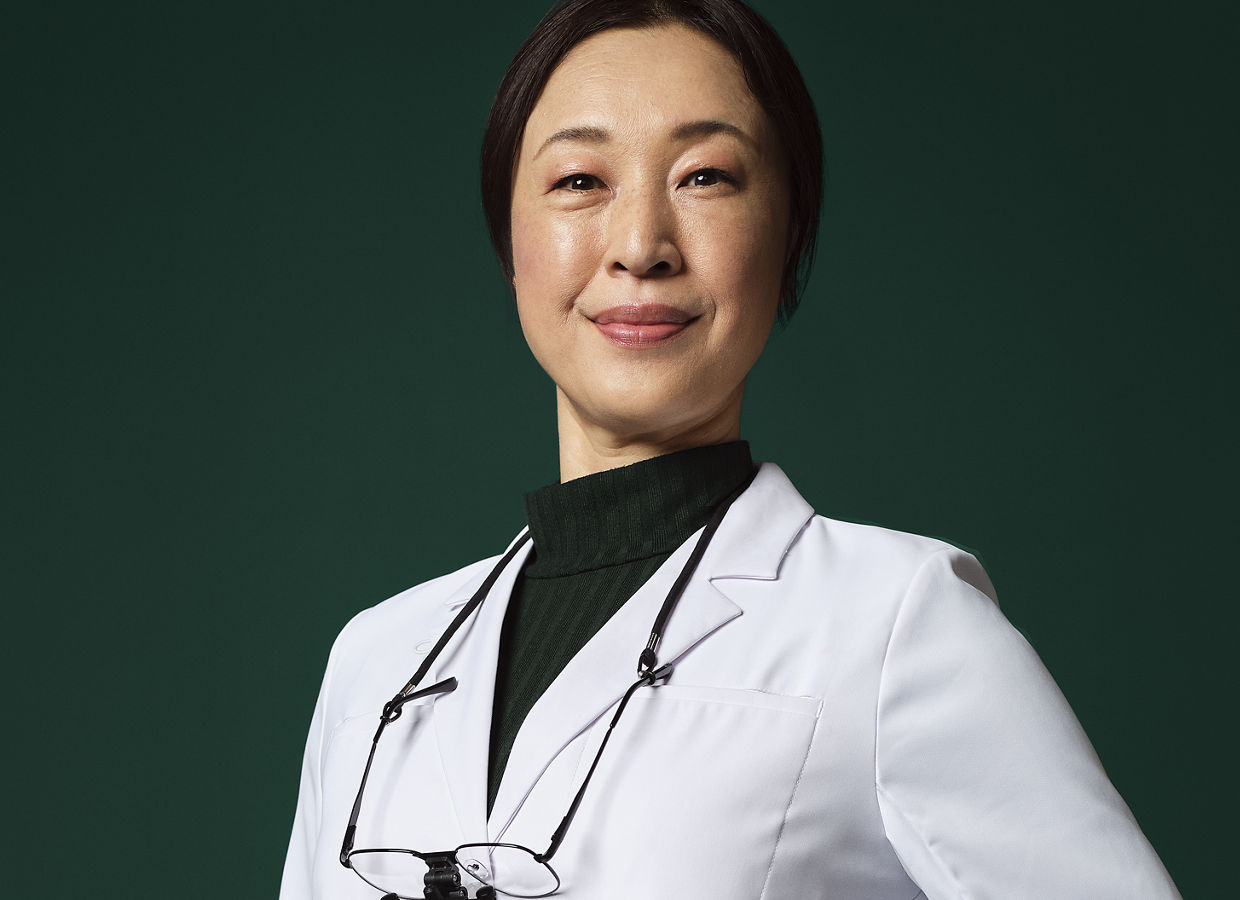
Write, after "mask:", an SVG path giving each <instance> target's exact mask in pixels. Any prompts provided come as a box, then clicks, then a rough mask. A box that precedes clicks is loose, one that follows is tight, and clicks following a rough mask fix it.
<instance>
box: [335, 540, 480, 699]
mask: <svg viewBox="0 0 1240 900" xmlns="http://www.w3.org/2000/svg"><path fill="white" fill-rule="evenodd" d="M499 559H500V557H499V556H493V557H489V558H487V559H482V560H479V561H478V562H475V563H471V564H470V565H467V566H464V567H463V568H460V569H457V570H456V571H454V572H449V573H448V574H446V575H441V576H439V577H438V578H433V579H431V580H430V581H425V582H423V583H421V584H418V585H415V586H413V587H411V588H408V589H407V590H404V591H401V592H400V593H399V594H396V595H395V596H393V597H389V598H388V599H386V600H384V601H383V602H381V603H378V604H376V605H374V606H372V607H370V608H369V609H364V610H362V611H361V612H359V613H358V614H357V615H355V616H354V617H353V618H352V619H350V620H349V622H348V623H347V624H346V625H345V626H344V628H343V629H341V631H340V634H339V635H338V636H337V637H336V640H335V642H334V643H333V645H332V649H331V654H330V655H329V657H328V663H327V672H326V675H325V676H324V681H323V690H324V702H325V704H326V708H325V714H326V717H327V720H328V721H329V722H332V723H334V722H340V721H343V720H344V719H347V718H349V717H351V716H354V715H358V714H362V713H366V714H369V713H370V712H372V711H375V710H377V709H378V708H379V707H380V706H381V705H382V704H383V702H384V701H385V700H387V699H388V698H389V697H390V696H391V694H392V693H393V692H394V691H395V690H396V688H398V687H400V685H401V684H402V683H404V681H405V680H406V679H408V677H409V676H410V675H411V674H412V673H413V671H414V670H415V669H416V668H417V666H418V664H419V663H420V662H421V660H422V659H423V658H424V657H425V654H426V653H427V651H428V650H429V649H430V647H431V645H432V644H433V643H434V641H435V639H436V638H438V637H439V635H440V634H442V633H443V630H444V629H445V628H446V627H447V625H448V623H449V622H450V621H451V620H452V617H453V616H454V615H455V614H456V613H457V612H458V611H459V609H460V607H461V605H462V604H463V603H465V602H466V601H467V600H468V599H469V597H470V596H472V594H473V593H474V591H476V590H477V588H478V586H479V585H480V584H481V583H482V582H483V580H484V579H485V578H486V575H487V573H488V572H489V571H490V570H491V569H492V568H493V567H494V565H495V564H496V562H498V561H499Z"/></svg>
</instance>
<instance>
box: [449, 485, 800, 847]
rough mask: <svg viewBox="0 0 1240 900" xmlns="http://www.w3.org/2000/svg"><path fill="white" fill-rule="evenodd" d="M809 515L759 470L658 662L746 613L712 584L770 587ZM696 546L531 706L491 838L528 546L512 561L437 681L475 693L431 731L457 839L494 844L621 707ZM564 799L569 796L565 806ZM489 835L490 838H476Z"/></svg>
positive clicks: (713, 547) (677, 556)
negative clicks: (514, 609)
mask: <svg viewBox="0 0 1240 900" xmlns="http://www.w3.org/2000/svg"><path fill="white" fill-rule="evenodd" d="M812 516H813V509H812V508H811V507H810V506H809V504H808V503H806V502H805V500H804V499H803V498H802V497H801V496H800V494H798V493H797V491H796V489H795V488H794V487H793V486H792V483H791V482H790V481H789V480H788V478H787V476H785V475H784V473H783V472H782V471H781V470H780V469H779V467H778V466H776V465H774V464H773V463H763V464H762V465H761V467H760V469H759V471H758V474H757V476H756V477H755V478H754V481H753V483H752V484H751V485H750V486H749V488H748V489H747V490H746V491H745V492H744V493H743V494H742V495H741V496H740V497H739V498H737V500H736V502H735V503H734V504H733V507H732V509H730V510H729V511H728V514H727V515H726V516H725V517H724V519H723V523H722V524H721V525H720V528H719V531H718V532H717V533H716V534H715V537H714V539H713V540H712V541H711V543H710V545H709V547H708V548H707V550H706V553H705V555H704V556H703V557H702V561H701V562H700V563H699V564H698V567H697V570H696V572H695V574H694V577H693V578H691V579H690V580H689V583H688V584H687V585H686V587H685V590H684V593H683V594H682V595H681V598H680V601H679V602H678V603H677V605H676V609H675V611H674V612H673V613H672V616H671V619H670V620H669V622H668V625H667V629H666V632H665V634H664V636H663V641H662V644H661V646H660V648H659V662H660V663H669V662H671V663H674V662H675V661H676V660H678V659H679V658H680V657H681V656H683V655H684V654H685V653H687V652H688V651H690V650H691V649H692V648H693V647H694V646H695V645H696V644H698V643H700V642H701V641H703V640H705V639H707V638H708V637H709V635H710V634H712V633H713V632H715V631H716V630H718V629H719V628H720V627H721V626H723V625H724V624H725V623H727V622H728V621H730V620H732V619H734V618H736V617H737V616H740V615H742V614H743V609H742V607H741V606H740V605H739V604H738V603H736V602H735V601H734V600H732V599H731V598H729V597H728V596H727V595H726V593H725V590H726V586H724V585H716V584H714V582H716V581H724V580H727V579H757V580H763V581H772V580H776V579H777V578H778V576H779V567H780V563H781V562H782V560H783V558H784V555H785V553H786V552H787V550H788V548H789V547H790V546H791V544H792V542H793V541H794V540H795V538H796V536H797V535H798V534H799V533H800V531H801V529H802V528H804V527H805V523H806V522H807V521H808V520H809V519H810V518H811V517H812ZM518 537H519V535H518ZM514 541H515V539H514ZM695 543H696V535H694V536H693V537H691V538H690V539H689V540H688V541H686V542H685V543H684V544H682V545H681V546H680V547H679V548H677V550H676V551H675V552H674V553H672V555H671V557H670V558H669V559H668V560H667V561H666V562H665V563H664V564H663V565H662V566H660V567H659V569H658V571H656V572H655V574H654V575H653V576H652V577H651V578H650V580H649V581H648V582H646V584H644V585H643V586H642V587H641V588H639V589H638V590H637V592H636V593H635V594H634V595H633V596H632V597H631V598H630V599H629V601H628V602H627V603H625V605H624V606H622V607H621V608H620V610H619V611H618V612H617V613H616V614H615V615H614V616H612V618H611V619H609V620H608V621H607V623H606V624H605V625H604V626H603V627H602V628H601V629H600V630H599V631H598V632H597V633H596V634H595V635H594V636H593V637H592V638H591V639H590V640H589V641H587V642H586V644H585V646H583V647H582V648H581V650H579V651H578V652H577V654H576V655H575V656H574V657H573V658H572V659H571V660H570V661H569V663H568V665H566V666H565V667H564V670H563V671H562V672H560V674H559V675H558V676H557V677H556V679H555V680H554V681H553V682H552V683H551V685H550V686H549V687H548V688H547V690H546V691H545V692H544V693H543V695H542V696H541V697H540V698H539V699H538V701H537V702H536V703H535V704H534V706H533V707H532V708H531V709H530V711H529V714H528V715H527V716H526V718H525V721H524V723H523V724H522V726H521V728H520V730H519V732H518V733H517V737H516V741H515V743H514V744H513V747H512V752H511V755H510V756H509V759H508V764H507V766H506V768H505V771H504V776H503V780H502V782H501V784H500V789H499V794H498V796H497V797H496V800H495V806H494V808H493V810H492V813H491V817H490V822H489V826H490V827H489V830H488V829H487V826H488V823H487V821H486V819H485V811H486V783H487V763H488V752H489V744H490V741H489V736H490V733H491V711H492V697H493V693H494V684H495V673H496V666H497V659H498V653H499V637H500V630H501V628H502V626H503V620H504V611H505V608H506V607H507V603H508V598H509V597H510V596H511V593H512V587H513V584H514V583H515V581H516V576H517V573H518V572H519V571H520V569H521V567H522V565H524V563H525V559H526V557H527V555H528V553H529V548H528V547H525V548H522V550H521V551H520V552H519V553H518V554H517V555H516V556H515V557H514V558H513V560H512V562H511V563H510V564H509V565H508V566H507V568H506V570H505V571H504V572H503V574H502V575H501V576H500V578H499V579H498V580H497V581H496V583H495V586H494V588H492V590H491V597H490V598H488V600H487V602H485V603H483V604H482V606H481V607H480V608H479V610H478V611H477V613H475V615H474V616H473V618H474V619H475V621H474V622H472V623H467V624H466V625H465V626H463V627H462V629H461V632H460V633H458V634H457V636H456V637H455V638H454V640H453V642H452V644H450V645H449V647H448V648H447V649H446V650H445V652H444V654H443V656H442V657H441V659H440V660H439V661H437V665H436V669H437V670H438V671H437V675H436V677H439V678H442V677H446V676H447V675H449V674H455V675H456V676H457V677H458V678H468V679H470V681H471V682H474V685H475V689H471V690H465V691H458V692H457V693H458V695H460V696H455V697H452V698H451V699H450V700H448V702H445V703H438V704H436V709H435V731H436V734H437V736H438V739H439V742H440V753H441V757H442V759H443V765H444V769H445V774H446V775H447V778H448V783H449V785H450V789H451V791H452V796H453V802H454V804H455V805H456V812H457V820H458V822H459V824H460V826H461V831H462V834H461V837H462V840H463V841H477V840H497V839H499V837H500V836H501V835H502V834H503V832H504V831H505V829H506V828H507V827H508V825H509V824H510V823H511V822H512V821H513V819H514V818H515V816H516V814H517V812H518V811H519V809H520V807H521V804H522V803H523V802H524V800H525V798H526V797H527V796H528V795H529V793H530V791H531V790H532V789H533V787H534V786H535V785H536V784H537V782H538V779H539V777H540V776H541V775H542V773H543V772H544V771H545V770H546V768H547V767H548V766H549V765H550V764H551V763H552V762H553V761H554V759H555V758H556V756H557V754H559V753H560V752H561V751H562V750H563V749H564V748H565V747H566V746H567V745H568V744H570V743H571V742H572V741H573V740H574V739H575V738H576V737H577V736H578V735H580V734H581V733H582V732H583V731H584V730H585V729H587V728H589V727H590V726H591V725H592V724H593V723H594V722H595V721H597V719H598V718H599V717H600V716H601V715H602V714H603V713H605V712H606V711H607V710H608V709H609V708H610V707H611V706H613V705H614V704H615V703H616V702H617V701H619V699H620V697H621V695H622V694H623V693H624V691H625V689H627V688H628V686H629V685H630V684H632V683H633V681H634V680H635V679H636V677H637V657H638V654H639V653H640V652H641V650H642V648H643V647H644V646H645V644H646V639H647V637H649V634H650V628H651V625H652V624H653V623H654V619H655V616H656V614H657V613H658V610H659V607H660V606H661V605H662V603H663V600H664V598H665V597H666V596H667V592H668V590H670V588H671V585H672V583H673V581H675V578H676V576H677V574H679V572H680V570H681V568H682V567H683V566H684V564H685V562H686V560H687V559H688V557H689V554H690V553H691V552H692V549H693V545H694V544H695ZM509 546H510V547H511V544H510V545H509ZM471 582H472V583H471V584H469V585H466V586H464V587H462V588H461V589H460V590H459V591H458V592H457V593H456V594H455V595H454V596H452V597H451V598H449V600H448V604H449V605H450V606H459V605H460V604H462V603H465V602H467V601H468V600H469V598H470V597H471V596H472V595H473V592H474V591H475V590H476V589H477V585H478V583H480V579H478V580H471ZM674 677H675V676H674V675H673V678H674ZM484 688H485V689H484ZM568 799H569V797H567V796H566V797H565V798H564V802H565V804H566V805H567V802H568ZM484 831H487V837H482V835H483V833H484ZM536 849H541V848H536Z"/></svg>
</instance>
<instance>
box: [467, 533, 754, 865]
mask: <svg viewBox="0 0 1240 900" xmlns="http://www.w3.org/2000/svg"><path fill="white" fill-rule="evenodd" d="M717 539H718V535H716V540H717ZM695 542H696V538H694V539H691V540H689V541H688V542H686V543H685V544H684V545H682V546H681V547H679V548H678V549H677V550H676V552H675V553H673V554H672V556H671V557H670V558H669V559H668V560H667V562H665V563H664V564H663V565H662V566H661V567H660V568H659V570H658V571H657V572H655V574H654V575H653V576H651V578H650V580H649V581H647V582H646V583H645V584H644V585H642V587H640V588H639V589H638V590H637V592H636V593H635V594H634V595H633V596H632V597H631V598H630V599H629V601H628V602H627V603H626V604H625V605H624V606H622V607H621V608H620V610H619V611H618V612H616V614H615V615H614V616H612V617H611V619H609V620H608V621H607V623H606V624H605V625H604V626H603V627H602V628H601V629H599V631H598V632H597V633H596V634H595V635H594V636H593V637H592V638H591V639H590V640H589V641H587V642H586V644H585V646H583V647H582V648H581V650H579V651H578V652H577V654H576V655H575V656H574V657H573V658H572V659H571V660H570V661H569V663H568V665H566V666H565V667H564V669H563V671H561V672H560V674H559V675H558V676H557V677H556V679H555V680H554V681H553V682H552V683H551V685H550V686H549V687H548V688H547V690H546V691H545V692H544V693H543V695H542V696H541V697H540V698H539V699H538V701H537V702H536V703H535V704H534V706H533V707H532V708H531V709H530V711H529V713H528V714H527V715H526V717H525V721H524V722H523V723H522V725H521V728H520V730H519V731H518V732H517V737H516V740H515V742H514V743H513V747H512V753H511V755H510V756H509V757H508V764H507V766H506V768H505V770H504V775H503V779H502V780H501V782H500V788H499V794H498V796H497V797H496V798H495V806H494V808H493V809H492V812H491V818H490V824H489V828H490V834H491V839H492V840H496V839H498V837H499V835H500V834H501V833H502V832H503V830H504V829H505V828H506V827H507V826H508V824H509V823H510V821H511V820H512V818H513V816H514V815H515V813H516V811H517V810H518V809H519V808H520V805H521V803H522V802H524V800H525V798H526V796H527V795H528V794H529V792H530V790H531V789H532V788H533V787H534V785H535V784H536V783H537V781H538V779H539V777H540V776H541V775H542V773H543V772H544V771H545V770H546V768H547V766H549V765H550V764H551V762H552V761H553V760H554V759H555V757H556V755H557V754H559V753H560V751H561V750H563V749H564V747H566V746H567V745H568V744H569V743H571V742H572V740H573V739H574V738H576V737H577V736H578V735H579V734H581V733H582V732H583V731H584V730H585V729H587V728H589V727H590V726H591V725H592V724H593V723H594V722H595V721H596V720H597V719H598V718H599V716H600V715H602V714H603V713H605V712H606V711H607V710H608V709H609V708H610V707H611V706H612V705H613V704H615V703H616V702H617V701H618V700H619V699H620V697H621V696H622V695H623V694H624V692H625V690H627V689H628V687H629V685H631V684H632V683H633V682H634V681H636V680H637V657H638V654H640V653H641V651H642V648H644V647H645V646H646V639H647V638H648V637H649V636H650V628H651V626H652V625H653V624H654V619H655V616H656V615H657V614H658V612H659V607H660V606H662V604H663V601H664V599H665V598H666V597H667V592H668V591H669V590H670V589H671V587H672V583H673V582H674V581H675V580H676V576H677V575H678V574H679V573H680V570H681V568H682V567H683V566H684V564H685V561H686V560H687V559H688V558H689V554H690V552H691V550H692V546H693V544H694V543H695ZM740 614H741V609H740V607H739V606H737V605H736V604H735V603H733V602H732V601H731V600H729V599H728V598H727V597H725V596H723V595H722V594H721V593H719V592H718V591H717V590H715V589H714V588H713V587H712V586H711V585H710V583H709V582H708V581H707V580H706V579H701V578H695V579H692V580H691V581H690V582H689V584H688V585H687V586H686V587H685V591H684V593H683V594H682V595H681V598H680V602H679V603H677V605H676V610H675V612H674V613H673V614H672V617H671V621H669V623H668V626H667V631H666V634H665V635H664V638H663V643H662V645H661V647H660V649H659V662H660V663H665V662H673V661H674V660H676V659H677V658H678V657H680V655H681V654H683V653H684V652H685V650H687V649H688V648H689V647H691V646H693V645H694V644H696V643H697V642H699V641H700V640H702V639H704V638H705V637H706V636H707V635H709V634H710V633H711V632H713V631H715V630H716V629H718V628H719V627H720V626H721V625H723V624H724V623H725V622H727V621H729V620H730V619H734V618H736V617H737V616H739V615H740ZM492 668H494V667H492ZM567 802H568V798H567V797H566V798H565V805H566V807H567ZM540 849H541V848H540Z"/></svg>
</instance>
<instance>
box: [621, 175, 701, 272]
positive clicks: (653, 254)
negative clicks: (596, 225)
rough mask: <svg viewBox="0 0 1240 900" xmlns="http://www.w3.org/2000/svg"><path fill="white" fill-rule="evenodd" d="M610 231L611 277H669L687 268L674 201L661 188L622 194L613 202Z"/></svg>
mask: <svg viewBox="0 0 1240 900" xmlns="http://www.w3.org/2000/svg"><path fill="white" fill-rule="evenodd" d="M626 193H627V196H626ZM609 228H610V234H609V235H608V239H609V242H610V245H609V247H608V255H607V268H608V270H609V271H610V273H611V274H612V275H616V276H620V275H625V274H628V275H632V276H635V277H638V278H660V277H663V278H666V277H667V276H669V275H675V274H676V273H677V272H679V271H680V270H681V267H682V266H683V265H684V261H683V260H682V259H681V256H680V247H679V244H678V241H677V234H676V216H675V211H674V210H673V209H672V201H671V198H669V197H668V196H667V195H666V193H665V192H663V191H662V190H661V189H659V188H658V187H651V188H643V189H631V190H630V191H629V192H623V191H622V192H621V193H620V194H619V195H618V196H617V197H616V199H615V200H613V201H612V210H611V217H610V223H609Z"/></svg>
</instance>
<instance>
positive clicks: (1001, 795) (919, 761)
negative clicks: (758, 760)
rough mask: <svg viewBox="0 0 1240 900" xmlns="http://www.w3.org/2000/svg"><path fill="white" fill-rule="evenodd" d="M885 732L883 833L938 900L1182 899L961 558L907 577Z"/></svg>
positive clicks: (981, 576) (1060, 702) (948, 555)
mask: <svg viewBox="0 0 1240 900" xmlns="http://www.w3.org/2000/svg"><path fill="white" fill-rule="evenodd" d="M876 727H877V732H876V750H875V773H874V777H875V785H876V791H877V796H878V804H879V809H880V811H881V814H882V819H883V825H884V829H885V831H886V834H887V838H888V840H889V841H890V842H891V845H892V847H893V848H894V849H895V852H896V854H897V856H898V857H899V859H900V862H901V864H902V865H903V866H904V868H905V870H906V871H907V872H908V874H909V876H910V877H911V878H912V879H913V881H915V882H916V883H917V885H918V886H919V887H920V888H921V889H922V891H923V893H924V894H925V896H926V897H928V898H929V900H948V898H970V900H983V898H1003V900H1019V898H1030V900H1033V898H1037V900H1046V898H1051V897H1054V898H1056V900H1074V898H1080V900H1086V898H1089V900H1098V898H1104V897H1125V898H1150V900H1153V898H1176V897H1179V894H1178V893H1177V891H1176V889H1175V886H1174V885H1173V884H1172V882H1171V879H1170V878H1169V877H1168V875H1167V872H1166V870H1165V869H1164V868H1163V866H1162V863H1161V862H1160V861H1159V859H1158V856H1157V855H1156V854H1155V852H1154V850H1153V848H1152V847H1151V846H1150V845H1149V842H1148V841H1147V840H1146V839H1145V836H1144V835H1143V834H1142V833H1141V830H1140V828H1139V827H1138V826H1137V823H1136V821H1135V820H1134V819H1133V817H1132V814H1131V813H1130V812H1129V810H1128V807H1127V806H1126V805H1125V804H1124V801H1123V800H1122V799H1121V798H1120V796H1119V794H1118V793H1117V792H1116V790H1115V788H1114V787H1113V786H1112V785H1111V782H1110V780H1109V779H1108V778H1107V776H1106V773H1105V772H1104V771H1103V769H1102V765H1101V764H1100V762H1099V761H1098V757H1097V756H1096V755H1095V753H1094V750H1093V747H1092V746H1091V745H1090V743H1089V740H1088V739H1087V738H1086V737H1085V734H1084V732H1083V731H1082V729H1081V726H1080V724H1079V723H1078V722H1077V720H1076V717H1075V716H1074V715H1073V713H1072V710H1071V709H1070V708H1069V707H1068V704H1067V701H1066V700H1065V699H1064V697H1063V695H1062V694H1061V693H1060V691H1059V689H1058V687H1057V686H1056V685H1055V682H1054V681H1053V680H1052V679H1051V677H1050V675H1049V673H1048V672H1047V671H1046V669H1045V668H1044V667H1043V665H1042V663H1041V661H1040V660H1039V659H1038V657H1037V655H1036V654H1035V653H1034V651H1033V648H1032V647H1030V646H1029V644H1028V643H1027V642H1026V641H1025V639H1024V638H1023V637H1022V636H1021V634H1020V633H1019V632H1018V631H1016V629H1015V628H1013V627H1012V625H1011V624H1010V623H1009V622H1008V621H1007V619H1005V618H1004V616H1003V615H1002V613H1000V611H999V608H998V606H997V604H996V603H995V602H994V600H993V589H992V588H991V587H990V582H989V579H988V578H987V577H986V574H985V572H984V571H982V569H981V566H980V565H979V564H978V562H977V560H975V559H974V558H973V557H972V556H970V555H968V554H967V553H963V552H961V551H957V550H954V549H947V550H942V551H940V552H938V553H936V554H934V555H933V556H932V557H931V558H929V559H928V560H927V561H926V562H925V563H924V564H923V565H922V566H921V567H920V569H919V570H918V572H917V574H916V576H915V577H914V578H913V580H912V582H911V583H910V585H909V588H908V591H907V593H906V594H905V597H904V600H903V602H902V604H901V606H900V609H899V612H898V614H897V615H896V617H895V620H894V624H893V626H892V632H891V638H890V643H889V645H888V648H887V652H886V656H885V659H884V662H883V669H882V677H881V682H880V687H879V698H878V711H877V726H876Z"/></svg>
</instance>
